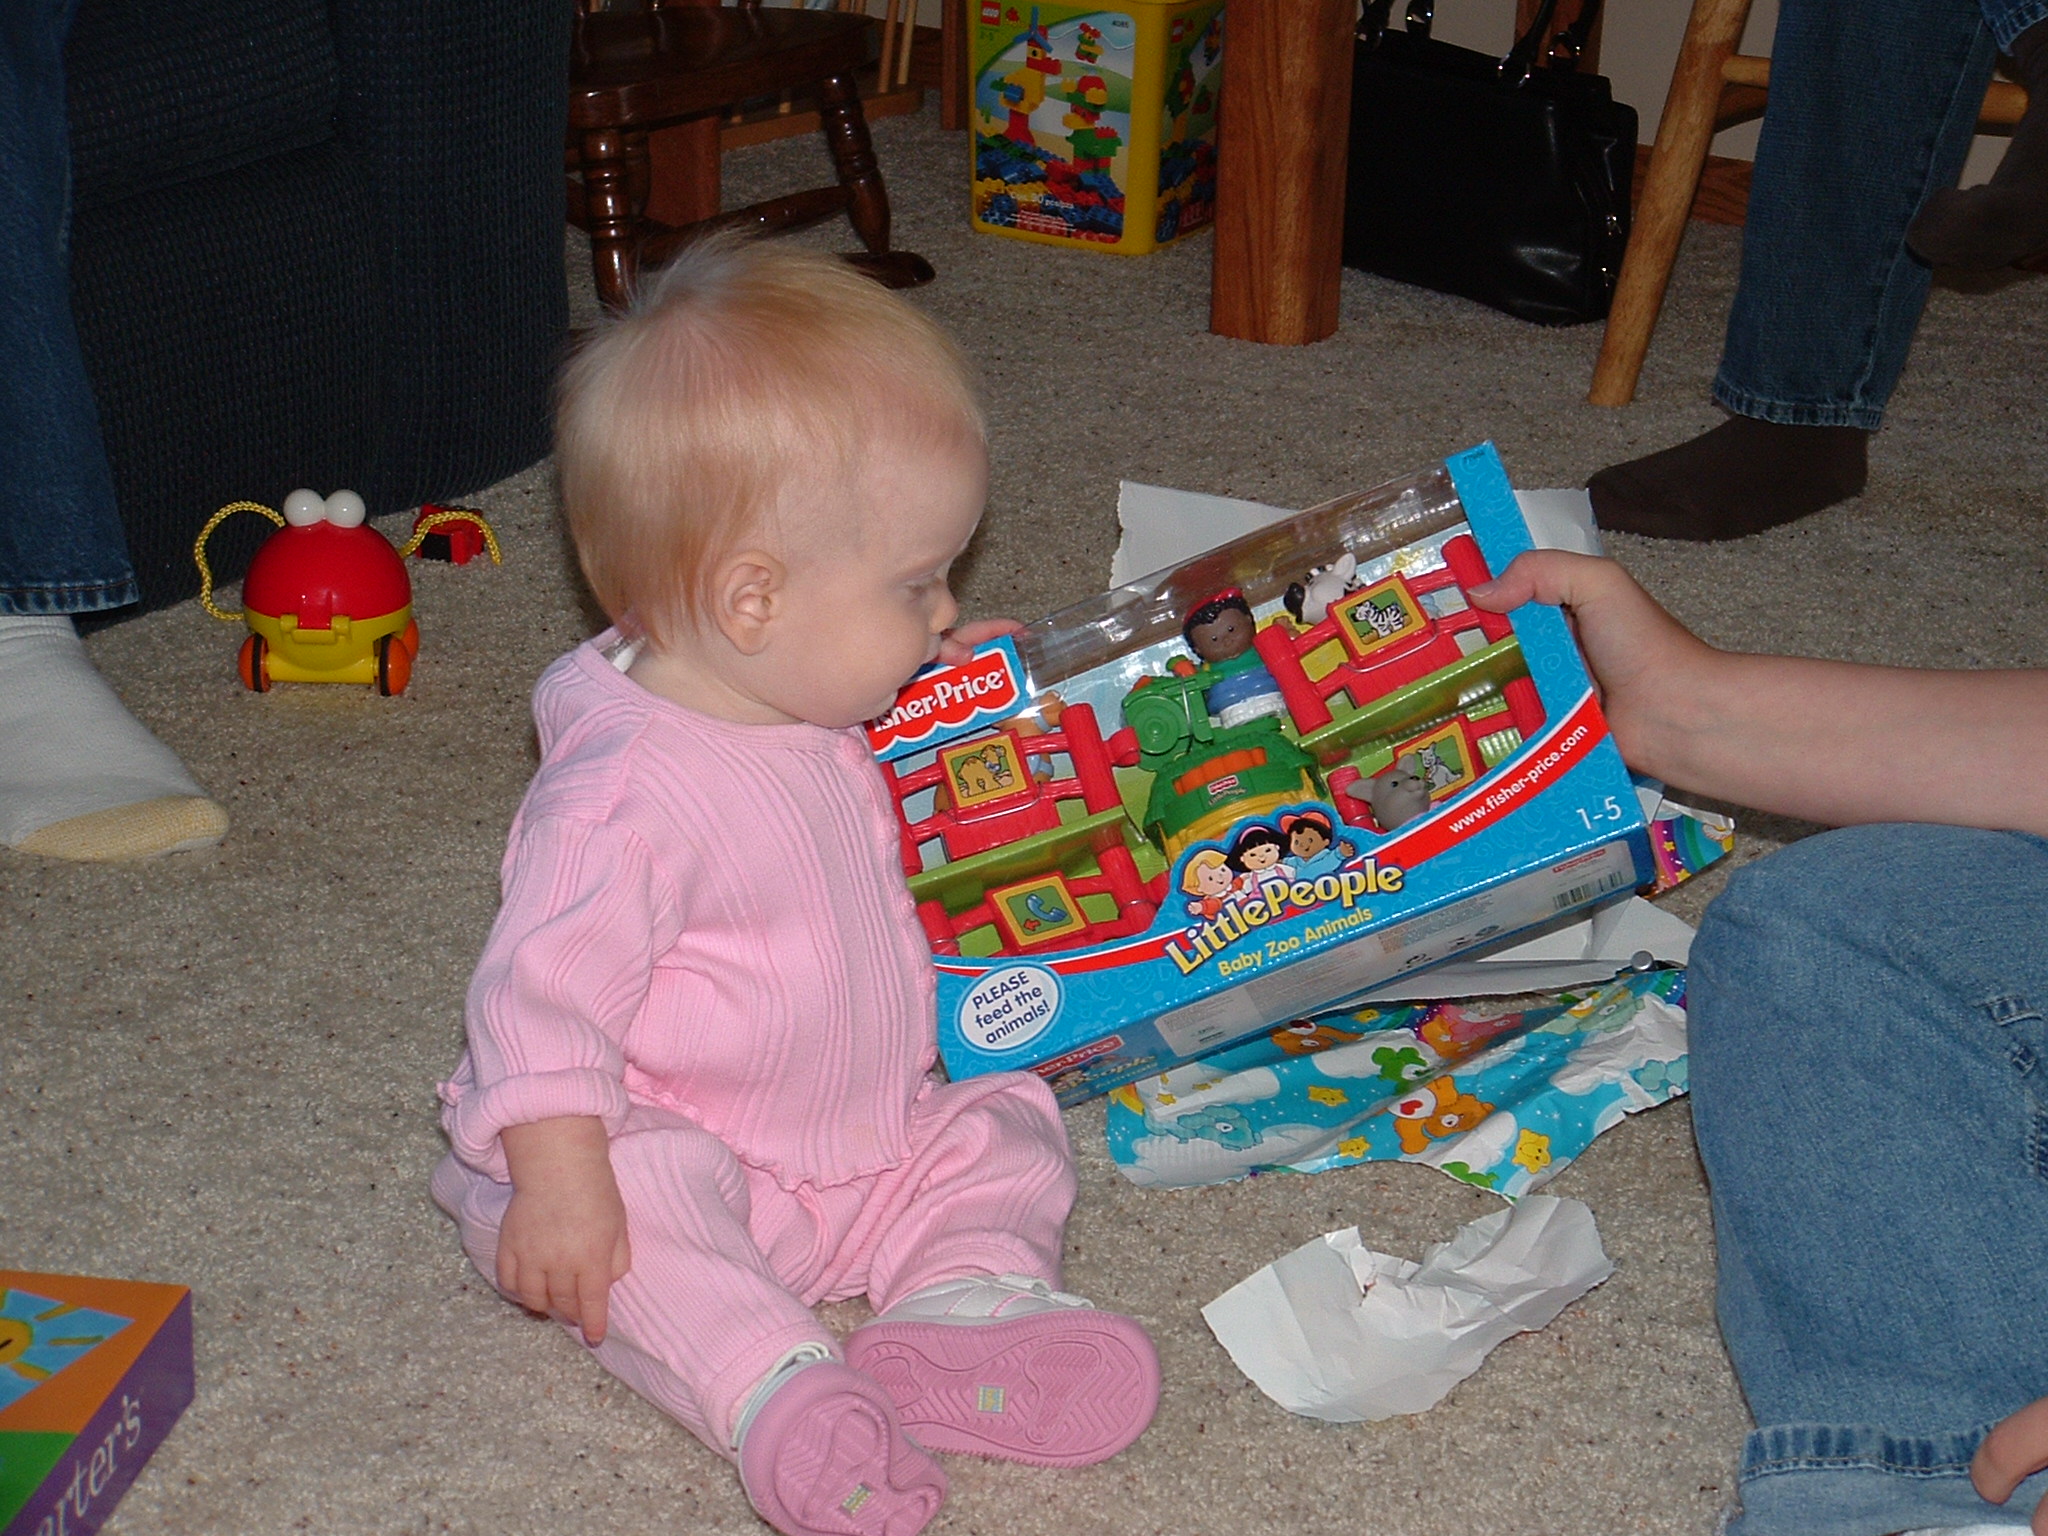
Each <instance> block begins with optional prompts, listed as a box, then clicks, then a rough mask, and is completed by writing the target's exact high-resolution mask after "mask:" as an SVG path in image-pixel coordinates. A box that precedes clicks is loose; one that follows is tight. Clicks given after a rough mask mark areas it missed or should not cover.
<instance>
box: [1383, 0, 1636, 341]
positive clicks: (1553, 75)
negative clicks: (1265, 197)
mask: <svg viewBox="0 0 2048 1536" xmlns="http://www.w3.org/2000/svg"><path fill="white" fill-rule="evenodd" d="M1391 8H1392V0H1369V3H1368V4H1367V5H1366V7H1365V15H1364V17H1363V19H1362V20H1361V21H1360V23H1359V29H1358V39H1357V43H1356V45H1355V52H1354V56H1353V73H1352V80H1351V159H1350V170H1349V175H1348V186H1347V188H1346V196H1345V200H1344V264H1345V265H1346V266H1348V267H1356V268H1359V269H1360V270H1362V271H1366V272H1377V273H1379V274H1380V275H1381V276H1383V277H1391V278H1396V279H1398V280H1400V281H1401V282H1404V283H1414V284H1416V285H1418V286H1420V287H1423V288H1434V289H1436V290H1437V291H1438V292H1439V293H1455V294H1460V295H1462V296H1463V297H1465V298H1468V299H1477V300H1478V301H1479V302H1480V303H1482V304H1489V305H1491V306H1492V307H1493V308H1495V309H1500V310H1505V311H1507V313H1509V314H1511V315H1516V316H1519V317H1520V318H1521V319H1524V320H1533V321H1535V322H1537V323H1538V324H1540V325H1573V324H1577V323H1579V322H1581V321H1585V320H1599V319H1602V318H1604V317H1605V316H1606V314H1607V306H1608V304H1609V302H1610V301H1611V300H1612V299H1613V297H1614V280H1615V276H1616V274H1617V273H1618V272H1619V271H1620V270H1621V253H1622V250H1623V248H1624V247H1626V246H1627V244H1628V229H1629V187H1630V181H1631V179H1632V177H1633V175H1634V172H1635V154H1636V113H1635V108H1633V107H1631V106H1627V105H1625V104H1624V103H1622V102H1618V101H1616V100H1615V99H1614V98H1613V96H1612V94H1611V93H1610V92H1609V90H1608V85H1607V81H1606V80H1605V79H1604V78H1603V77H1602V76H1599V75H1588V74H1580V73H1578V72H1577V71H1576V70H1575V69H1574V68H1573V65H1574V64H1575V63H1576V61H1577V58H1578V53H1579V50H1580V48H1581V47H1583V46H1584V42H1585V39H1586V37H1587V36H1588V34H1589V33H1590V32H1591V30H1592V26H1593V20H1594V18H1595V17H1596V16H1597V15H1598V11H1599V0H1588V3H1587V6H1586V8H1585V10H1583V11H1582V12H1581V13H1580V15H1579V17H1578V19H1577V20H1576V21H1575V22H1574V23H1573V24H1572V25H1571V26H1570V27H1569V28H1567V29H1565V31H1563V32H1561V33H1559V34H1558V36H1557V38H1556V40H1555V41H1554V43H1553V45H1552V47H1551V49H1550V52H1549V57H1548V60H1547V61H1546V62H1545V63H1544V64H1543V65H1541V66H1540V67H1539V66H1538V65H1537V61H1536V51H1537V49H1538V47H1539V46H1540V45H1541V42H1542V38H1543V34H1544V32H1545V31H1546V30H1547V29H1548V27H1549V25H1550V21H1551V18H1552V17H1553V16H1554V15H1555V13H1556V10H1557V0H1544V4H1543V6H1542V8H1541V10H1540V12H1539V13H1538V15H1537V17H1536V19H1535V22H1534V24H1533V25H1532V26H1531V27H1530V28H1529V30H1528V31H1527V32H1526V33H1524V34H1523V35H1522V36H1521V37H1520V38H1518V39H1516V41H1515V45H1514V47H1513V48H1512V49H1510V50H1509V51H1508V54H1507V56H1506V57H1505V58H1500V59H1496V58H1494V57H1492V56H1491V55H1490V54H1484V53H1476V52H1474V51H1473V50H1471V49H1469V48H1458V47H1454V46H1453V45H1451V44H1449V43H1444V42H1438V41H1436V40H1434V39H1432V38H1431V37H1430V35H1429V24H1430V18H1431V0H1410V3H1409V6H1408V10H1407V17H1406V20H1407V26H1406V29H1405V30H1403V31H1396V30H1394V29H1393V28H1392V27H1390V26H1389V25H1388V24H1387V23H1388V16H1389V12H1390V10H1391Z"/></svg>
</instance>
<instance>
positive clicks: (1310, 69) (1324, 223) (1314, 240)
mask: <svg viewBox="0 0 2048 1536" xmlns="http://www.w3.org/2000/svg"><path fill="white" fill-rule="evenodd" d="M1356 10H1357V6H1356V4H1355V0H1230V16H1229V20H1228V22H1227V23H1226V26H1227V27H1228V31H1227V33H1226V35H1225V40H1224V45H1223V107H1222V116H1221V121H1220V124H1219V129H1218V133H1219V144H1218V147H1217V165H1216V255H1215V267H1214V271H1213V274H1212V276H1211V279H1210V290H1209V329H1210V330H1212V331H1214V332H1215V333H1216V334H1217V335H1219V336H1235V337H1238V338H1240V339H1241V340H1245V341H1265V342H1274V343H1278V344H1280V345H1283V346H1300V345H1302V344H1304V343H1307V342H1311V341H1321V340H1322V339H1323V338H1324V337H1325V336H1329V335H1332V334H1333V333H1335V331H1336V329H1337V292H1338V282H1339V279H1340V278H1341V277H1342V275H1343V251H1344V166H1345V158H1346V149H1347V146H1348V144H1349V142H1350V137H1351V32H1352V25H1353V21H1354V17H1355V13H1356Z"/></svg>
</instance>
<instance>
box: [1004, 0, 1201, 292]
mask: <svg viewBox="0 0 2048 1536" xmlns="http://www.w3.org/2000/svg"><path fill="white" fill-rule="evenodd" d="M970 14H971V15H972V16H973V18H974V29H973V35H972V39H971V43H970V47H971V49H972V65H971V76H972V80H973V118H974V121H973V125H972V126H973V130H974V131H973V135H972V139H973V149H974V205H973V220H974V226H975V228H977V229H983V230H990V231H993V232H995V233H998V234H1005V235H1016V236H1018V237H1020V238H1022V239H1026V240H1043V241H1049V242H1051V243H1053V244H1057V245H1079V246H1084V247H1087V248H1089V249H1092V250H1101V251H1115V252H1118V253H1120V254H1123V255H1140V254H1142V253H1144V252H1146V251H1151V250H1155V249H1157V248H1158V247H1159V246H1162V245H1164V244H1166V243H1167V242H1168V241H1170V240H1174V239H1177V238H1178V237H1180V236H1181V235H1185V234H1187V233H1189V232H1190V231H1192V230H1197V229H1201V228H1203V227H1204V226H1206V225H1207V224H1208V223H1209V222H1210V220H1211V219H1212V218H1214V217H1215V211H1216V102H1217V97H1218V95H1219V94H1220V93H1221V90H1222V86H1223V67H1222V61H1223V0H1118V3H1117V4H1115V5H1110V6H1090V5H1031V4H1019V3H1016V0H974V3H973V8H972V10H971V13H970Z"/></svg>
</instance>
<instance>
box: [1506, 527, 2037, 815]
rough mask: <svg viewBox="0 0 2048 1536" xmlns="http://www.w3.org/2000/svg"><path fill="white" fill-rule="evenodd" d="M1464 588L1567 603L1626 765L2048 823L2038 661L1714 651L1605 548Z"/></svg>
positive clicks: (1775, 798) (1768, 805)
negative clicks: (1869, 660) (1999, 666)
mask: <svg viewBox="0 0 2048 1536" xmlns="http://www.w3.org/2000/svg"><path fill="white" fill-rule="evenodd" d="M1471 597H1472V600H1473V601H1474V602H1475V603H1476V604H1478V606H1480V607H1482V608H1487V609H1491V610H1492V611H1494V612H1497V613H1500V612H1506V611H1507V610H1508V609H1510V608H1514V607H1517V606H1519V605H1520V604H1522V603H1525V602H1530V601H1534V602H1541V603H1555V604H1558V605H1560V606H1562V607H1563V608H1564V609H1565V610H1566V611H1567V612H1568V613H1569V614H1570V615H1571V618H1572V620H1573V622H1574V626H1575V628H1576V630H1577V632H1578V638H1579V644H1580V646H1581V647H1582V648H1583V649H1584V650H1585V652H1586V658H1587V660H1588V662H1589V663H1590V664H1591V666H1592V670H1593V674H1594V677H1595V679H1596V680H1597V681H1598V683H1599V685H1600V689H1601V702H1602V705H1603V707H1604V708H1605V709H1606V712H1607V718H1608V721H1609V723H1610V724H1611V725H1612V726H1613V728H1614V735H1615V740H1616V742H1617V743H1618V744H1619V745H1620V747H1621V752H1622V756H1623V757H1624V758H1626V759H1627V760H1628V762H1629V764H1630V766H1632V767H1635V768H1638V769H1640V770H1642V771H1643V772H1645V773H1650V774H1654V775H1655V776H1656V777H1658V778H1660V779H1663V780H1666V781H1667V782H1669V783H1672V784H1675V785H1678V786H1680V787H1682V788H1685V789H1690V790H1695V791H1698V792H1701V793H1704V794H1709V795H1713V796H1716V797H1718V798H1721V799H1726V800H1731V801H1735V802H1736V803H1738V804H1742V805H1750V806H1754V807H1756V808H1757V809H1758V810H1763V811H1773V812H1778V813H1780V814H1783V815H1788V816H1798V817H1802V818H1805V819H1807V820H1810V821H1819V822H1825V823H1828V824H1830V825H1835V826H1846V825H1850V824H1853V823H1858V822H1877V821H1922V822H1942V823H1947V824H1949V825H1952V826H1970V827H1990V828H1998V829H2010V830H2014V831H2021V832H2035V833H2041V834H2048V774H2044V771H2043V766H2042V765H2043V764H2044V763H2048V671H1998V672H1949V671H1941V672H1937V671H1915V670H1911V669H1907V668H1903V667H1878V666H1864V665H1858V664H1855V663H1851V662H1839V661H1816V660H1811V659H1808V658H1804V657H1794V656H1749V655H1742V654H1738V653H1734V652H1729V651H1718V650H1715V649H1714V648H1713V647H1712V646H1709V645H1707V644H1706V643H1705V642H1704V641H1701V640H1699V639H1698V638H1696V637H1695V636H1694V635H1692V634H1691V633H1690V632H1689V631H1688V630H1687V629H1686V628H1685V627H1684V626H1683V625H1682V624H1680V623H1679V622H1678V621H1677V620H1676V619H1674V618H1672V617H1671V615H1670V614H1668V613H1666V612H1665V611H1664V610H1663V609H1662V608H1661V607H1659V606H1658V605H1657V603H1656V602H1655V601H1654V600H1653V599H1652V598H1651V597H1650V595H1649V594H1648V593H1646V592H1645V591H1643V589H1642V588H1641V587H1639V586H1637V585H1636V583H1635V581H1634V580H1633V579H1632V578H1631V577H1630V576H1629V574H1628V573H1627V572H1626V571H1624V570H1622V568H1621V567H1620V566H1618V565H1616V564H1614V562H1612V561H1611V560H1595V559H1592V558H1590V557H1588V556H1585V555H1572V554H1565V553H1563V552H1562V551H1558V550H1538V551H1536V552H1534V553H1532V554H1526V555H1523V556H1521V557H1520V558H1519V559H1517V560H1516V561H1515V563H1514V564H1513V565H1511V566H1509V567H1508V569H1507V570H1506V571H1505V572H1504V573H1502V575H1501V576H1500V578H1499V579H1498V580H1496V581H1492V582H1488V583H1486V584H1484V585H1483V586H1479V587H1475V588H1474V589H1473V590H1472V593H1471Z"/></svg>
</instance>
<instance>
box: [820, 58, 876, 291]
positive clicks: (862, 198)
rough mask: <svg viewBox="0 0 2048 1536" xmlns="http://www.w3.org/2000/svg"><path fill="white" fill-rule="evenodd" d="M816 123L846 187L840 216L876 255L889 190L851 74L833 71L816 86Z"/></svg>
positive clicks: (862, 242) (833, 167)
mask: <svg viewBox="0 0 2048 1536" xmlns="http://www.w3.org/2000/svg"><path fill="white" fill-rule="evenodd" d="M818 126H819V127H820V128H822V129H823V130H824V133H825V144H826V147H827V148H828V149H830V150H831V151H832V169H833V170H834V171H835V172H836V173H837V175H838V177H839V185H840V186H842V187H844V188H845V189H846V216H847V218H848V219H849V220H850V221H851V222H852V224H853V230H854V233H855V234H857V235H859V236H860V240H861V244H863V245H865V246H866V247H867V248H868V249H869V250H870V251H872V252H874V253H875V254H876V255H880V254H881V253H882V252H884V251H886V250H888V249H889V194H888V192H887V191H886V190H885V189H884V188H883V186H882V170H881V167H880V166H878V165H876V164H875V146H874V144H873V142H872V141H870V139H869V138H868V120H867V114H866V113H865V112H863V111H862V110H861V105H860V87H859V85H858V83H857V82H856V81H855V80H854V78H853V77H852V76H851V75H834V76H833V77H832V78H831V79H830V80H827V81H825V82H824V83H822V84H821V85H820V86H819V87H818Z"/></svg>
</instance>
